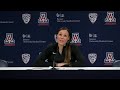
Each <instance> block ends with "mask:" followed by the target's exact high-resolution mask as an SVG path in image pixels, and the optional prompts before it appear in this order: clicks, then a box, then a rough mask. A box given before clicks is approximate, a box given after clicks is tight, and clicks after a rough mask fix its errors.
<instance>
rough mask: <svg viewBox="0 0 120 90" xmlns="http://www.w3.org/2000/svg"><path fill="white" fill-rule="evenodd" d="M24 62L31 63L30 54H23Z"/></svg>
mask: <svg viewBox="0 0 120 90" xmlns="http://www.w3.org/2000/svg"><path fill="white" fill-rule="evenodd" d="M22 61H23V62H24V63H25V64H27V63H28V62H29V61H30V54H28V53H24V54H22Z"/></svg>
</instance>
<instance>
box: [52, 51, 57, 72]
mask: <svg viewBox="0 0 120 90" xmlns="http://www.w3.org/2000/svg"><path fill="white" fill-rule="evenodd" d="M54 55H56V53H54ZM51 70H57V69H56V68H55V56H54V60H53V66H52V68H51Z"/></svg>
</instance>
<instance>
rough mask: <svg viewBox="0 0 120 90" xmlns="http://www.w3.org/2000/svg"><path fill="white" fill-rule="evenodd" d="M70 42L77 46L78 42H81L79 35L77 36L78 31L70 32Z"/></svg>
mask: <svg viewBox="0 0 120 90" xmlns="http://www.w3.org/2000/svg"><path fill="white" fill-rule="evenodd" d="M71 43H75V44H77V45H78V46H80V44H81V39H80V37H79V33H72V40H71Z"/></svg>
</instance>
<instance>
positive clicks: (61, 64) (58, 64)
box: [56, 62, 68, 67]
mask: <svg viewBox="0 0 120 90" xmlns="http://www.w3.org/2000/svg"><path fill="white" fill-rule="evenodd" d="M64 65H68V63H64V62H63V63H56V67H62V66H64Z"/></svg>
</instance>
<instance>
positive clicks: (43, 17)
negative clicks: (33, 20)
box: [38, 12, 49, 25]
mask: <svg viewBox="0 0 120 90" xmlns="http://www.w3.org/2000/svg"><path fill="white" fill-rule="evenodd" d="M38 23H39V25H49V19H48V18H47V12H40V17H39V19H38Z"/></svg>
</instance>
